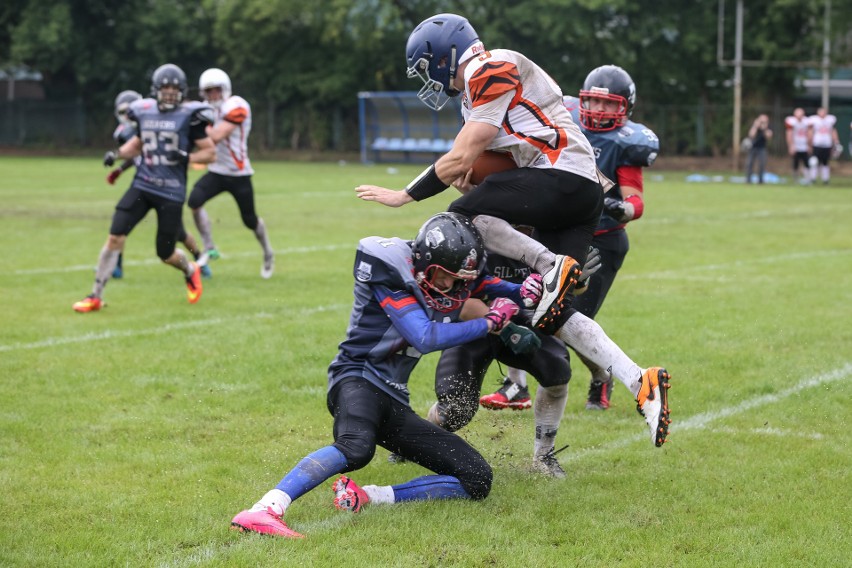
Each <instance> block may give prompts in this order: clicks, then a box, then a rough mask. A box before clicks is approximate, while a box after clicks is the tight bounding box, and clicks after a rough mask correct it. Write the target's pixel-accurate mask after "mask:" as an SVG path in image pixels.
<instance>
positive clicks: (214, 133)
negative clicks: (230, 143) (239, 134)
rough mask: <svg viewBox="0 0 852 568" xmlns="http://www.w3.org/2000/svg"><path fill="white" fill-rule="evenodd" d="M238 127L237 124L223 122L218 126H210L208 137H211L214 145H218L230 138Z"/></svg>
mask: <svg viewBox="0 0 852 568" xmlns="http://www.w3.org/2000/svg"><path fill="white" fill-rule="evenodd" d="M236 127H237V125H236V124H235V123H233V122H228V121H227V120H223V121H221V122H220V123H219V124H217V125H216V126H208V127H207V136H209V137H210V139H211V140H213V144H218V143H219V142H221V141H222V140H224V139H226V138H227V137H228V136H230V135H231V132H233V131H234V129H235V128H236Z"/></svg>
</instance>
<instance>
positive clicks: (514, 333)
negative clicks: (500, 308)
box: [500, 322, 541, 355]
mask: <svg viewBox="0 0 852 568" xmlns="http://www.w3.org/2000/svg"><path fill="white" fill-rule="evenodd" d="M500 341H502V342H503V343H504V344H505V345H506V347H508V348H509V349H511V350H512V353H514V354H515V355H532V354H533V353H535V351H536V349H538V348H539V347H541V339H539V338H538V336H537V335H536V334H535V333H534V332H533V330H531V329H529V328H526V327H523V326H520V325H518V324H515V323H512V322H509V323H507V324H506V325H505V326H504V327H503V329H502V331H500Z"/></svg>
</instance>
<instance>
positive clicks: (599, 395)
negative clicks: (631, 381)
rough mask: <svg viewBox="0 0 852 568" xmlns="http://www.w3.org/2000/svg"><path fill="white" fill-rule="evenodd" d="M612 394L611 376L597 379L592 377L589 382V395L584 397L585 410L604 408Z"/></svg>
mask: <svg viewBox="0 0 852 568" xmlns="http://www.w3.org/2000/svg"><path fill="white" fill-rule="evenodd" d="M611 396H612V377H611V376H610V377H609V378H607V379H606V380H605V381H598V380H596V377H593V378H592V380H591V382H589V396H588V398H587V399H586V410H606V409H607V408H609V399H610V397H611Z"/></svg>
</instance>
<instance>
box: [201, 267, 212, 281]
mask: <svg viewBox="0 0 852 568" xmlns="http://www.w3.org/2000/svg"><path fill="white" fill-rule="evenodd" d="M198 268H200V269H201V277H202V278H208V279H209V278H213V271H212V270H210V266H208V265H206V264H205V265H203V266H202V265H200V264H199V265H198Z"/></svg>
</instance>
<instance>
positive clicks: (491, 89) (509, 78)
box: [468, 61, 521, 107]
mask: <svg viewBox="0 0 852 568" xmlns="http://www.w3.org/2000/svg"><path fill="white" fill-rule="evenodd" d="M520 84H521V74H520V72H519V71H518V67H517V66H516V65H515V64H514V63H512V62H510V61H495V62H493V63H486V64H485V65H483V66H481V67H480V68H479V69H476V70H475V71H474V72H473V74H472V75H471V77H470V80H469V81H468V85H469V86H470V96H471V103H472V104H473V106H474V107H477V106H479V105H483V104H487V103H489V102H491V101H493V100H495V99H498V98H500V97H502V96H503V95H505V94H506V93H508V92H510V91H514V90H516V89H518V88H519V87H520Z"/></svg>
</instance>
